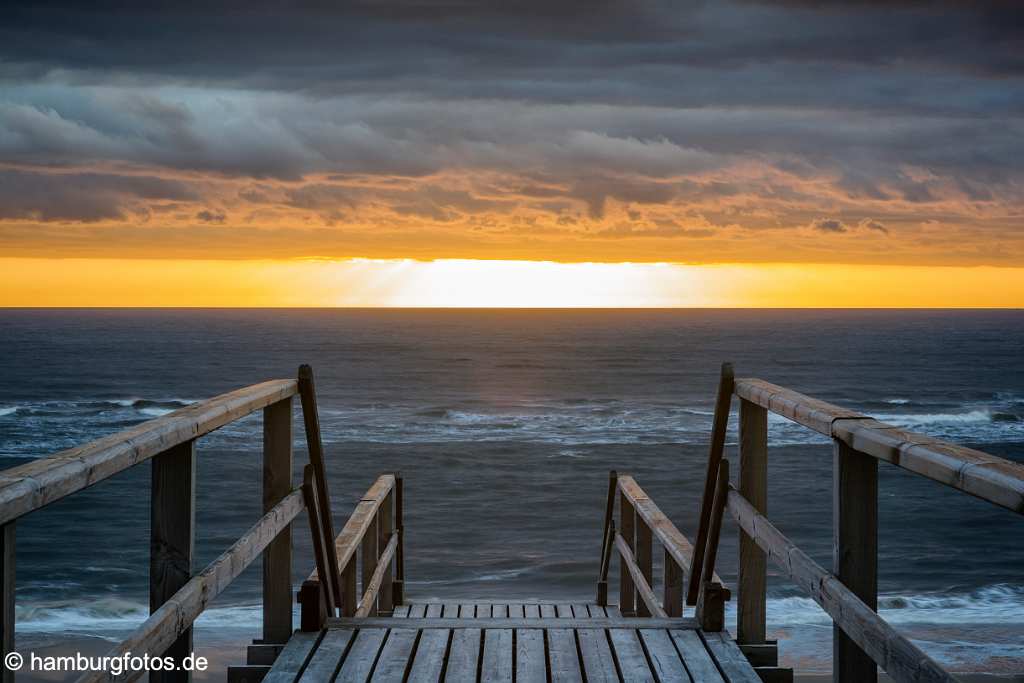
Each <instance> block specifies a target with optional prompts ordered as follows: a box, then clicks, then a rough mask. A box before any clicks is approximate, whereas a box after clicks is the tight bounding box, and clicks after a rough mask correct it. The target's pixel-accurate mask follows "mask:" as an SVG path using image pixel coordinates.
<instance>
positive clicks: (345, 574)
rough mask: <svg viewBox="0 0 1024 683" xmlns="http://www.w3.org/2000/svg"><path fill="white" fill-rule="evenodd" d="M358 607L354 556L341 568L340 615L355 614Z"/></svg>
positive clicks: (348, 615)
mask: <svg viewBox="0 0 1024 683" xmlns="http://www.w3.org/2000/svg"><path fill="white" fill-rule="evenodd" d="M358 608H359V596H358V595H357V594H356V556H355V553H353V554H352V559H350V560H349V561H348V564H347V565H345V568H344V569H342V570H341V616H343V617H351V616H355V613H356V610H357V609H358Z"/></svg>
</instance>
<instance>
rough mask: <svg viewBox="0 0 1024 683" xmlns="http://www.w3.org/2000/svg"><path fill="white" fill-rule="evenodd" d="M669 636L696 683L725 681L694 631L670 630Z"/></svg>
mask: <svg viewBox="0 0 1024 683" xmlns="http://www.w3.org/2000/svg"><path fill="white" fill-rule="evenodd" d="M669 636H670V637H671V638H672V642H673V643H675V646H676V648H677V649H678V650H679V655H680V656H681V657H682V658H683V661H684V662H686V669H687V670H688V671H689V672H690V676H691V677H692V678H693V680H694V681H695V682H696V683H725V681H726V680H727V679H724V678H722V674H721V673H720V672H719V671H718V667H717V666H716V665H715V660H714V659H712V658H711V654H710V653H709V652H708V651H707V648H706V647H704V641H703V640H701V639H700V636H699V635H697V632H696V631H682V630H671V631H669Z"/></svg>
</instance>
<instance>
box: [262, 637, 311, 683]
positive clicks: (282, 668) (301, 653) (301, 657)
mask: <svg viewBox="0 0 1024 683" xmlns="http://www.w3.org/2000/svg"><path fill="white" fill-rule="evenodd" d="M319 642H320V634H319V633H306V632H304V631H298V632H296V633H295V634H293V635H292V637H291V638H290V639H289V640H288V642H287V643H286V644H285V646H284V649H282V650H281V654H280V655H278V656H277V659H275V660H274V665H273V666H272V667H271V668H270V673H268V674H267V676H266V678H264V679H263V681H264V683H295V678H296V676H298V675H299V672H300V671H302V667H303V666H305V664H306V660H308V659H309V656H310V654H312V652H313V648H315V647H316V646H317V644H318V643H319Z"/></svg>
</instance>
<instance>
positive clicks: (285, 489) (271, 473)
mask: <svg viewBox="0 0 1024 683" xmlns="http://www.w3.org/2000/svg"><path fill="white" fill-rule="evenodd" d="M291 490H292V399H291V397H288V398H287V399H285V400H283V401H279V402H277V403H274V404H272V405H270V406H267V407H266V408H264V409H263V513H264V514H266V513H268V512H270V510H272V509H273V508H274V506H275V505H277V504H278V503H279V502H280V501H281V500H282V499H284V497H285V496H287V495H288V494H289V493H291ZM291 635H292V527H291V525H290V524H289V525H288V526H287V527H285V528H284V529H283V530H282V531H281V533H280V534H278V536H277V538H275V539H274V540H273V541H271V542H270V545H268V546H267V549H266V550H264V551H263V642H265V643H285V642H287V641H288V639H289V638H290V637H291Z"/></svg>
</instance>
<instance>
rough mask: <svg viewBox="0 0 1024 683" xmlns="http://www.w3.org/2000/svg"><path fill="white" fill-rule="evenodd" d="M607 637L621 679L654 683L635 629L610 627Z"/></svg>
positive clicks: (638, 682)
mask: <svg viewBox="0 0 1024 683" xmlns="http://www.w3.org/2000/svg"><path fill="white" fill-rule="evenodd" d="M663 633H664V631H663ZM608 638H609V640H611V643H612V647H613V649H614V650H615V659H616V661H618V663H619V670H620V671H621V672H622V679H623V680H625V681H636V682H637V683H642V682H643V681H650V683H654V676H653V675H652V673H651V667H650V665H649V664H648V663H647V656H646V655H645V654H644V648H643V646H642V645H641V644H640V637H639V636H638V635H637V632H636V631H634V630H633V629H619V628H615V629H610V630H609V631H608ZM588 680H589V678H588Z"/></svg>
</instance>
